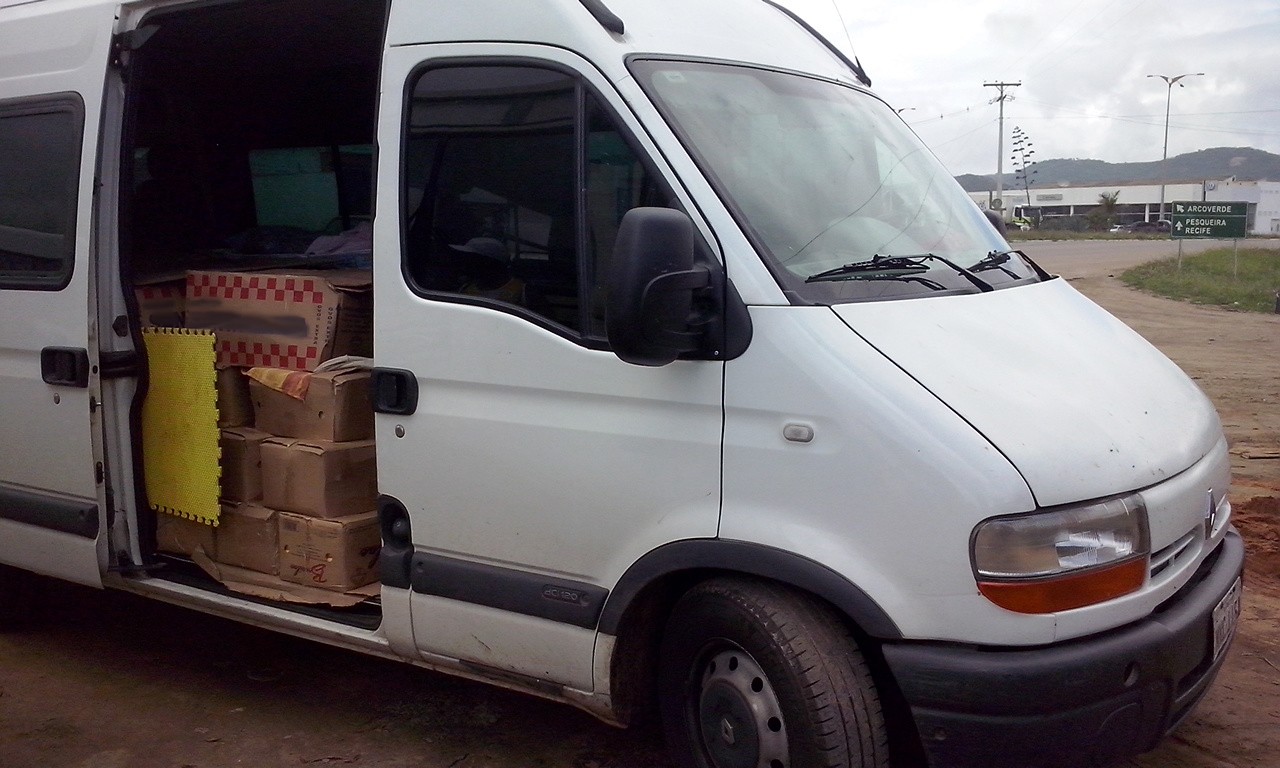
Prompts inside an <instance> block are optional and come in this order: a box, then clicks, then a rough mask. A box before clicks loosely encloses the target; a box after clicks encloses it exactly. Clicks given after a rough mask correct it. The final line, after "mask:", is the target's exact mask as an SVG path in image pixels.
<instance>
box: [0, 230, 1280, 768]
mask: <svg viewBox="0 0 1280 768" xmlns="http://www.w3.org/2000/svg"><path fill="white" fill-rule="evenodd" d="M1026 247H1027V250H1028V252H1029V253H1031V254H1032V256H1034V257H1035V258H1037V259H1038V260H1040V261H1041V263H1042V264H1044V265H1045V266H1046V267H1047V268H1049V269H1050V271H1054V272H1058V273H1060V274H1062V275H1064V276H1065V277H1067V278H1068V279H1070V280H1071V281H1072V283H1073V284H1074V285H1075V286H1076V287H1077V288H1079V289H1080V290H1081V291H1082V292H1084V293H1085V294H1086V295H1088V296H1090V297H1091V298H1093V299H1094V300H1095V301H1097V302H1098V303H1100V304H1102V305H1103V306H1105V307H1107V308H1108V309H1109V310H1111V311H1112V312H1113V313H1114V314H1116V315H1118V316H1119V317H1120V318H1121V319H1123V320H1125V321H1126V322H1128V323H1129V324H1130V325H1132V326H1133V327H1134V328H1135V329H1137V330H1138V331H1139V332H1140V333H1142V334H1143V335H1144V336H1146V337H1147V338H1148V339H1150V340H1151V341H1152V342H1154V343H1155V344H1156V345H1157V346H1159V347H1160V348H1161V349H1163V350H1164V351H1165V352H1166V354H1168V355H1169V356H1170V357H1172V358H1173V359H1174V360H1175V361H1176V362H1178V363H1179V364H1180V365H1181V366H1182V367H1183V368H1184V369H1185V370H1186V371H1187V372H1188V373H1190V374H1191V375H1192V376H1193V377H1194V378H1195V379H1196V380H1197V381H1198V382H1199V383H1200V385H1201V386H1202V387H1203V388H1204V389H1205V391H1206V392H1208V393H1209V395H1210V397H1212V399H1213V400H1214V402H1215V403H1216V405H1217V407H1218V409H1219V412H1220V413H1221V415H1222V419H1223V423H1224V425H1225V428H1226V431H1227V435H1228V437H1229V439H1230V442H1231V452H1232V466H1233V469H1234V473H1235V487H1234V489H1233V503H1234V506H1235V522H1236V525H1237V526H1238V527H1239V528H1240V529H1241V531H1242V532H1243V533H1244V535H1245V538H1246V541H1247V543H1248V549H1249V558H1250V559H1249V564H1248V575H1247V579H1248V580H1247V583H1246V589H1245V601H1244V613H1243V617H1242V620H1241V624H1240V629H1239V634H1238V636H1237V638H1236V641H1235V644H1234V646H1233V648H1232V650H1231V656H1230V658H1229V659H1228V662H1227V665H1226V667H1225V669H1224V671H1223V673H1222V675H1221V676H1220V677H1219V678H1218V681H1217V683H1216V684H1215V685H1214V687H1213V688H1212V690H1211V691H1210V693H1209V695H1208V697H1207V698H1206V699H1205V701H1204V702H1203V703H1202V704H1201V705H1200V707H1199V708H1198V709H1197V710H1196V711H1195V712H1194V713H1193V715H1192V716H1191V717H1190V718H1189V720H1188V721H1187V722H1186V723H1185V724H1184V725H1183V726H1182V728H1181V729H1179V730H1178V731H1177V732H1176V733H1175V734H1174V735H1173V736H1172V737H1171V738H1169V739H1167V740H1166V741H1165V742H1164V743H1163V744H1162V746H1161V747H1160V748H1159V749H1158V750H1156V751H1155V752H1152V753H1149V754H1148V755H1145V756H1143V757H1141V758H1139V759H1137V760H1134V761H1130V762H1129V763H1127V764H1126V766H1128V767H1129V768H1132V767H1133V766H1142V767H1143V768H1192V767H1194V768H1222V767H1225V766H1240V767H1243V766H1256V767H1258V768H1275V767H1276V766H1280V316H1270V315H1250V314H1244V313H1237V312H1228V311H1223V310H1218V309H1210V308H1203V307H1194V306H1188V305H1184V304H1179V303H1176V302H1172V301H1167V300H1163V299H1158V298H1154V297H1150V296H1145V295H1142V294H1140V293H1137V292H1134V291H1131V290H1129V289H1127V288H1125V287H1124V286H1123V285H1121V284H1120V283H1119V282H1118V281H1117V280H1115V279H1114V278H1112V277H1108V274H1116V273H1118V271H1119V269H1121V268H1122V267H1123V266H1124V265H1125V264H1126V263H1136V262H1137V261H1141V260H1145V259H1146V258H1149V257H1150V255H1151V254H1148V253H1147V252H1146V251H1141V250H1125V248H1127V246H1123V245H1112V244H1088V243H1086V244H1037V243H1032V244H1028V245H1027V246H1026ZM1163 247H1164V248H1166V249H1167V248H1168V244H1167V243H1164V244H1163ZM49 608H50V610H49V616H48V617H47V620H46V621H44V622H42V623H41V624H39V625H38V626H36V627H34V628H32V629H28V630H26V631H23V632H19V633H12V634H7V635H0V768H18V767H23V768H25V767H28V766H30V767H32V768H230V767H231V766H250V767H251V768H272V767H273V766H280V767H282V768H283V767H284V766H291V767H293V766H304V767H305V766H357V767H360V766H365V767H366V768H371V767H373V766H377V767H378V768H408V767H410V766H415V767H421V768H482V767H491V768H664V766H668V764H667V762H666V761H665V759H664V758H663V756H662V747H661V744H660V743H659V741H658V739H657V738H656V737H655V736H654V735H653V734H651V733H646V732H626V731H618V730H615V729H612V728H610V727H608V726H605V725H601V724H599V723H597V722H596V721H594V720H593V719H591V718H590V717H588V716H587V715H585V714H582V713H580V712H577V711H576V710H573V709H571V708H568V707H565V706H560V705H555V704H550V703H546V702H542V701H539V700H536V699H532V698H528V697H525V696H520V695H516V694H510V693H506V692H504V691H500V690H497V689H494V688H490V687H487V686H482V685H478V684H472V683H467V682H463V681H458V680H455V679H452V678H448V677H444V676H441V675H436V674H432V673H428V672H423V671H420V670H416V669H413V668H410V667H408V666H406V665H402V664H396V663H392V662H386V661H381V660H377V659H370V658H366V657H363V656H360V655H357V654H353V653H348V652H345V651H338V650H334V649H331V648H328V647H325V646H321V645H318V644H315V643H311V642H305V641H301V640H296V639H293V638H289V637H283V636H279V635H276V634H273V633H269V632H265V631H262V630H258V629H255V628H252V627H247V626H242V625H238V624H233V623H230V622H225V621H222V620H218V619H214V618H211V617H207V616H203V615H200V614H197V613H194V612H191V611H186V610H181V609H176V608H172V607H169V606H166V605H162V604H158V603H153V602H149V601H145V600H142V599H139V598H136V597H133V596H130V595H124V594H115V593H102V592H97V591H93V590H88V589H81V588H78V587H72V586H68V585H55V586H54V587H53V588H52V591H51V593H50V599H49Z"/></svg>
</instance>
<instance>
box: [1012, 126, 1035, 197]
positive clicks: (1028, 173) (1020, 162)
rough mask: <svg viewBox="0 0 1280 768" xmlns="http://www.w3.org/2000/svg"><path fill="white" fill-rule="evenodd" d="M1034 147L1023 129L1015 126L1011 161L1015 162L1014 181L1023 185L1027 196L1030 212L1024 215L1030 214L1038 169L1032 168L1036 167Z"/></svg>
mask: <svg viewBox="0 0 1280 768" xmlns="http://www.w3.org/2000/svg"><path fill="white" fill-rule="evenodd" d="M1033 147H1034V145H1033V144H1032V143H1031V139H1029V138H1028V137H1027V134H1026V133H1024V132H1023V130H1022V128H1020V127H1018V126H1016V125H1015V126H1014V127H1013V155H1012V156H1011V158H1010V159H1011V160H1013V169H1014V174H1013V178H1014V181H1015V182H1016V183H1018V184H1020V185H1022V191H1023V192H1024V193H1025V194H1026V196H1027V209H1028V210H1027V211H1026V212H1024V214H1023V215H1028V214H1029V213H1030V208H1031V184H1032V183H1033V182H1034V181H1035V176H1036V169H1035V168H1034V167H1032V166H1034V165H1035V161H1034V160H1032V159H1031V158H1032V157H1033V156H1034V155H1035V153H1036V151H1035V149H1033Z"/></svg>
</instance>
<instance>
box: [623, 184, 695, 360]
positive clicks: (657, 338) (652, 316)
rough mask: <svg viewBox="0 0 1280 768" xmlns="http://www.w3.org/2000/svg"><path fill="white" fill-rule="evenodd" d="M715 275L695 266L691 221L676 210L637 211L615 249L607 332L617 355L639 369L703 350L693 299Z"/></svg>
mask: <svg viewBox="0 0 1280 768" xmlns="http://www.w3.org/2000/svg"><path fill="white" fill-rule="evenodd" d="M710 285H711V274H710V273H709V272H708V270H707V269H706V268H705V267H700V266H698V265H696V264H695V263H694V229H693V222H692V221H691V220H690V219H689V216H688V215H687V214H685V213H684V212H682V211H677V210H673V209H671V208H633V209H631V210H630V211H627V213H626V215H624V216H623V217H622V223H621V225H620V226H619V229H618V239H617V242H616V244H615V245H614V249H613V268H612V272H611V274H610V275H609V295H608V298H607V300H606V303H605V329H606V332H607V333H608V335H609V343H610V345H611V346H612V347H613V351H614V353H615V354H617V355H618V357H619V358H621V359H622V360H623V361H625V362H628V363H632V364H634V365H647V366H660V365H666V364H668V363H670V362H673V361H674V360H675V359H676V358H677V357H679V356H680V355H681V354H683V353H687V352H694V351H696V350H698V349H700V348H701V346H702V341H703V335H704V330H705V329H704V328H702V327H699V326H700V325H701V324H699V323H698V319H697V318H696V317H695V316H694V307H695V302H694V294H695V293H696V292H697V291H699V290H701V289H703V288H707V287H708V286H710Z"/></svg>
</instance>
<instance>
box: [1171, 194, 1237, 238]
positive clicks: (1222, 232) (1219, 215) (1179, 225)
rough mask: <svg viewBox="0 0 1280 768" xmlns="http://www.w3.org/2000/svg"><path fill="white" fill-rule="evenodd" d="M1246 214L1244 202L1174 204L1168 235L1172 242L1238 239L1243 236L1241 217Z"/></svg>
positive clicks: (1176, 202)
mask: <svg viewBox="0 0 1280 768" xmlns="http://www.w3.org/2000/svg"><path fill="white" fill-rule="evenodd" d="M1248 214H1249V204H1248V203H1237V202H1231V203H1227V202H1223V203H1218V202H1195V201H1191V202H1178V201H1175V202H1174V203H1173V214H1172V215H1171V216H1170V218H1169V224H1170V227H1169V232H1170V234H1172V235H1173V239H1175V240H1181V239H1195V238H1213V239H1218V240H1228V239H1236V238H1241V237H1244V235H1245V217H1246V216H1248Z"/></svg>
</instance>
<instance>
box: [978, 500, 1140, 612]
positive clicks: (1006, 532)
mask: <svg viewBox="0 0 1280 768" xmlns="http://www.w3.org/2000/svg"><path fill="white" fill-rule="evenodd" d="M1150 554H1151V537H1150V534H1149V533H1148V529H1147V507H1146V505H1145V504H1144V503H1143V501H1142V497H1141V496H1139V495H1137V494H1132V495H1129V496H1124V497H1121V498H1117V499H1110V500H1107V501H1100V502H1095V503H1091V504H1083V505H1078V506H1070V507H1059V508H1057V509H1052V510H1049V511H1045V512H1032V513H1030V514H1024V515H1011V516H1009V517H993V518H991V519H990V520H984V521H982V522H981V523H979V524H978V526H977V527H976V528H974V530H973V536H972V538H971V540H970V556H971V558H972V560H973V570H974V574H975V576H976V578H977V581H978V591H980V592H981V593H982V594H983V595H985V596H986V598H987V599H988V600H990V601H991V602H993V603H995V604H996V605H998V606H1000V607H1002V608H1007V609H1009V610H1011V611H1017V612H1019V613H1053V612H1055V611H1066V610H1070V609H1072V608H1081V607H1083V606H1086V605H1093V604H1095V603H1101V602H1103V601H1104V600H1110V599H1112V598H1115V597H1119V596H1121V595H1125V594H1128V593H1130V592H1134V591H1137V590H1138V589H1139V588H1141V587H1142V585H1143V584H1144V583H1145V582H1146V578H1147V561H1148V559H1149V557H1150Z"/></svg>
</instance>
